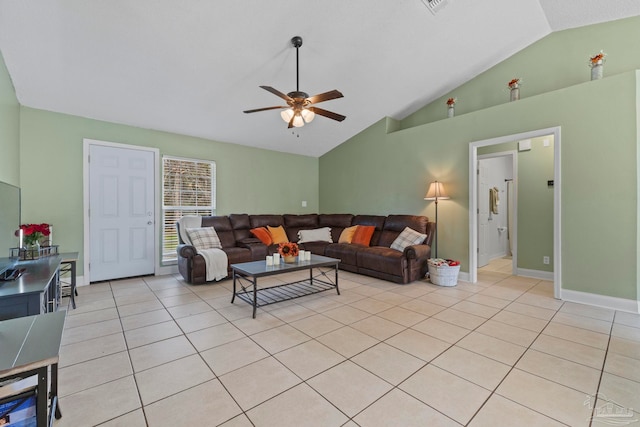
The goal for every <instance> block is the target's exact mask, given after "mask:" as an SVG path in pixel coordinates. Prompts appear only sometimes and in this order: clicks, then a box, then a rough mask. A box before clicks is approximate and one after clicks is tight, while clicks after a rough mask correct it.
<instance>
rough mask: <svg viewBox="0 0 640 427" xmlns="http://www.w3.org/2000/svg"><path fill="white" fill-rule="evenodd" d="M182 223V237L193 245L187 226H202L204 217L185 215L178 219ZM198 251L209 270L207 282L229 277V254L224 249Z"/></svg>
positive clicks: (188, 243)
mask: <svg viewBox="0 0 640 427" xmlns="http://www.w3.org/2000/svg"><path fill="white" fill-rule="evenodd" d="M178 222H179V223H180V238H181V239H182V241H183V242H185V243H186V244H187V245H191V244H192V242H191V239H190V238H189V233H188V232H187V228H200V227H202V217H201V216H199V215H185V216H183V217H182V218H180V219H179V220H178ZM196 251H197V252H198V253H199V254H200V255H202V258H204V264H205V266H206V270H207V278H206V280H207V282H211V281H213V280H221V279H224V278H225V277H227V263H228V260H227V254H226V253H225V252H224V251H223V250H222V249H217V248H213V249H198V248H196Z"/></svg>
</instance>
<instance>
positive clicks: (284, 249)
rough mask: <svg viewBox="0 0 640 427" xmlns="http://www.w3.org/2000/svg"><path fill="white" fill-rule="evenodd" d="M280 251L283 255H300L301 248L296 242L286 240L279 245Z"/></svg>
mask: <svg viewBox="0 0 640 427" xmlns="http://www.w3.org/2000/svg"><path fill="white" fill-rule="evenodd" d="M278 253H279V254H280V255H281V256H282V257H289V256H298V253H299V250H298V245H297V244H296V243H291V242H286V243H280V244H279V245H278Z"/></svg>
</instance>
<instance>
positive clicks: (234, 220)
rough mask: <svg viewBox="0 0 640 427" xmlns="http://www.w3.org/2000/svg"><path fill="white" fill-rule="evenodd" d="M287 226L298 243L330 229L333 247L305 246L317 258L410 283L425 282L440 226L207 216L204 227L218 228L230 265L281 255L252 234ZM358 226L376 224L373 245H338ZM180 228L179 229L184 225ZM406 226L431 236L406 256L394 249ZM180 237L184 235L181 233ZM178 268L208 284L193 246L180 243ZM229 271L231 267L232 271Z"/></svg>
mask: <svg viewBox="0 0 640 427" xmlns="http://www.w3.org/2000/svg"><path fill="white" fill-rule="evenodd" d="M279 225H282V226H283V227H284V229H285V231H286V233H287V237H288V238H289V241H291V242H298V231H300V230H313V229H316V228H322V227H330V228H331V237H332V241H333V243H330V242H323V241H321V242H305V243H301V244H300V248H301V249H304V250H309V251H311V252H312V253H314V254H318V255H325V256H328V257H331V258H338V259H340V260H341V261H340V269H342V270H346V271H351V272H354V273H360V274H366V275H368V276H372V277H377V278H380V279H384V280H388V281H392V282H396V283H409V282H413V281H414V280H418V279H421V278H422V277H424V275H425V274H426V273H427V259H429V258H430V256H431V246H430V245H431V242H432V239H433V232H434V230H435V223H433V222H429V219H428V218H427V217H425V216H416V215H388V216H380V215H351V214H306V215H289V214H285V215H248V214H231V215H228V216H205V217H202V226H203V227H214V228H215V230H216V233H217V234H218V237H219V238H220V242H221V243H222V250H223V251H224V252H225V253H226V254H227V257H228V259H229V265H231V264H237V263H241V262H249V261H258V260H264V259H265V257H266V256H267V255H271V254H273V253H275V252H277V248H278V245H271V246H266V245H265V244H263V243H262V242H261V241H260V240H259V239H257V238H256V237H254V236H253V234H251V231H250V230H251V229H252V228H257V227H266V226H271V227H277V226H279ZM353 225H372V226H375V231H374V233H373V237H372V238H371V243H370V245H369V246H368V247H367V246H363V245H357V244H352V243H336V242H338V240H339V238H340V234H341V233H342V231H343V230H344V229H345V228H346V227H350V226H353ZM176 226H178V227H179V224H177V225H176ZM405 227H410V228H412V229H413V230H415V231H417V232H419V233H422V234H426V235H427V238H426V239H425V241H424V242H423V243H422V244H419V245H413V246H409V247H407V248H406V249H405V250H404V252H400V251H397V250H395V249H391V248H390V246H391V244H392V243H393V241H394V240H395V239H396V237H398V235H399V234H400V233H401V232H402V230H404V228H405ZM178 236H180V233H178ZM177 252H178V269H179V271H180V274H182V277H184V279H185V280H186V281H187V282H188V283H192V284H200V283H205V281H206V279H205V278H206V267H205V262H204V258H202V256H201V255H198V253H197V251H196V249H195V248H194V247H193V246H190V245H185V244H184V242H182V240H180V245H179V246H178V248H177ZM229 272H231V269H230V268H229Z"/></svg>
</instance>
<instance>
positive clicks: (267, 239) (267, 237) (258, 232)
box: [250, 227, 273, 246]
mask: <svg viewBox="0 0 640 427" xmlns="http://www.w3.org/2000/svg"><path fill="white" fill-rule="evenodd" d="M250 231H251V234H253V235H254V236H256V237H257V238H258V239H260V241H261V242H262V243H264V244H265V245H267V246H269V245H270V244H272V243H273V239H272V238H271V233H269V230H267V229H266V228H264V227H258V228H252V229H251V230H250Z"/></svg>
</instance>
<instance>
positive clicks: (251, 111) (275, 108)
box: [243, 105, 289, 113]
mask: <svg viewBox="0 0 640 427" xmlns="http://www.w3.org/2000/svg"><path fill="white" fill-rule="evenodd" d="M278 108H289V107H288V106H287V105H278V106H275V107H264V108H256V109H254V110H245V111H243V113H257V112H258V111H267V110H277V109H278Z"/></svg>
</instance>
